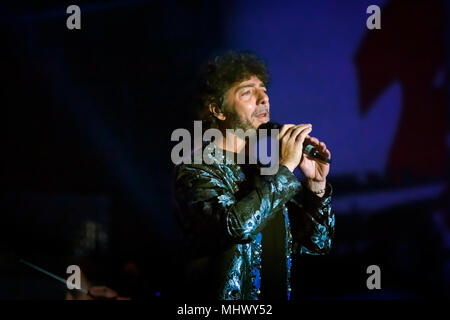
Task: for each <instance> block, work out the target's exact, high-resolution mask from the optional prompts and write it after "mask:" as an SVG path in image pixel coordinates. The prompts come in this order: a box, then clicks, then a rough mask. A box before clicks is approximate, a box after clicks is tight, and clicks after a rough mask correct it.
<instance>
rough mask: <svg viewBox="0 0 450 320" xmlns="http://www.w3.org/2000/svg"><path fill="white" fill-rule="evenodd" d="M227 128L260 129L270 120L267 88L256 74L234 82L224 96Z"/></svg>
mask: <svg viewBox="0 0 450 320" xmlns="http://www.w3.org/2000/svg"><path fill="white" fill-rule="evenodd" d="M223 112H224V114H225V116H226V119H225V124H226V127H227V128H231V129H243V130H244V131H246V130H248V129H255V130H256V129H258V127H259V126H260V125H261V124H263V123H266V122H269V120H270V116H269V97H268V95H267V89H266V87H265V86H264V83H262V81H261V80H259V79H258V77H256V76H252V77H251V78H250V79H248V80H245V81H242V82H240V83H237V84H234V85H233V86H232V87H231V88H230V89H229V90H228V91H227V92H226V93H225V97H224V110H223Z"/></svg>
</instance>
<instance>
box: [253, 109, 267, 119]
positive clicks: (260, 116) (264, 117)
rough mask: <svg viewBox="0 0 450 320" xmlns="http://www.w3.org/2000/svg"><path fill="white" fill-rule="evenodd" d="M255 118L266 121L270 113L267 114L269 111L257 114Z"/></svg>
mask: <svg viewBox="0 0 450 320" xmlns="http://www.w3.org/2000/svg"><path fill="white" fill-rule="evenodd" d="M255 117H256V118H258V119H260V120H265V119H266V118H268V117H269V112H267V111H263V112H259V113H257V114H255Z"/></svg>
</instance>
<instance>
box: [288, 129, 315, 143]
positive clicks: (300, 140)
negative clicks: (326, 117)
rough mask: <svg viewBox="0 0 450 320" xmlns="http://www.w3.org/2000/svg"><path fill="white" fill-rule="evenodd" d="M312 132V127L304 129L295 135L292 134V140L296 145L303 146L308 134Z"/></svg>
mask: <svg viewBox="0 0 450 320" xmlns="http://www.w3.org/2000/svg"><path fill="white" fill-rule="evenodd" d="M311 131H312V128H311V127H306V128H302V130H299V131H298V132H296V133H295V134H292V136H291V138H292V139H294V142H295V143H300V144H302V143H303V141H304V140H305V138H306V136H307V135H308V133H310V132H311Z"/></svg>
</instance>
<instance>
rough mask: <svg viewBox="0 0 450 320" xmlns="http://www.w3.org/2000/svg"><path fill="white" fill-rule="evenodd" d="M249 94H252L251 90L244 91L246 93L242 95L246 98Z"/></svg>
mask: <svg viewBox="0 0 450 320" xmlns="http://www.w3.org/2000/svg"><path fill="white" fill-rule="evenodd" d="M248 94H250V90H247V91H244V92H243V93H242V95H243V96H246V95H248Z"/></svg>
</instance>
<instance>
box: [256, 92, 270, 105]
mask: <svg viewBox="0 0 450 320" xmlns="http://www.w3.org/2000/svg"><path fill="white" fill-rule="evenodd" d="M256 102H257V103H256V104H257V105H260V104H264V105H268V104H269V96H268V95H267V93H265V92H264V90H259V94H258V101H256Z"/></svg>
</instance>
